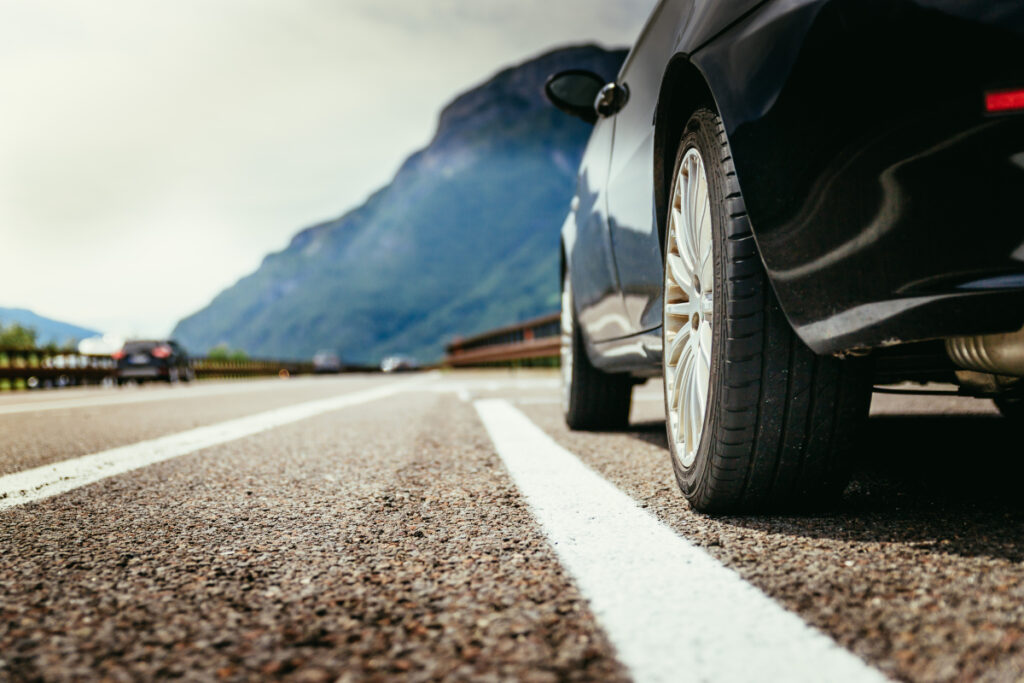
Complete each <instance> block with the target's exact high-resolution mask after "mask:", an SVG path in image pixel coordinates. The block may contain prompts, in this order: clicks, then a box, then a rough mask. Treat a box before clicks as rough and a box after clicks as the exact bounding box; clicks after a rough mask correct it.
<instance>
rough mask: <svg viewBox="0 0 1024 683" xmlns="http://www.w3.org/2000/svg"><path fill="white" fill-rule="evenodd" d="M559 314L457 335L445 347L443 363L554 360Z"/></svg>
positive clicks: (479, 363)
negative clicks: (466, 334)
mask: <svg viewBox="0 0 1024 683" xmlns="http://www.w3.org/2000/svg"><path fill="white" fill-rule="evenodd" d="M560 333H561V314H559V313H549V314H548V315H544V316H541V317H539V318H534V319H532V320H527V321H525V322H521V323H517V324H515V325H508V326H506V327H499V328H498V329H496V330H491V331H489V332H484V333H483V334H478V335H475V336H472V337H468V338H466V339H456V340H454V341H453V342H452V343H450V344H448V346H447V347H446V349H445V350H446V351H447V356H445V359H444V363H443V364H444V365H447V366H450V367H468V366H474V365H498V364H508V363H519V362H523V361H543V360H551V361H554V360H555V359H557V358H558V354H559V343H560V336H559V335H560Z"/></svg>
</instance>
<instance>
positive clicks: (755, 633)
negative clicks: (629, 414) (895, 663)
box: [475, 399, 886, 683]
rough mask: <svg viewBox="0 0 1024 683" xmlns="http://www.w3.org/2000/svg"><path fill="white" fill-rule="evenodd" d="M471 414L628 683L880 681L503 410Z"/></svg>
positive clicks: (491, 402) (491, 403)
mask: <svg viewBox="0 0 1024 683" xmlns="http://www.w3.org/2000/svg"><path fill="white" fill-rule="evenodd" d="M475 406H476V409H477V413H478V414H479V415H480V419H481V420H482V421H483V423H484V426H485V427H486V428H487V432H488V433H489V434H490V436H491V440H492V441H493V442H494V446H495V449H496V450H497V451H498V454H499V455H500V456H501V459H502V460H503V461H504V462H505V466H506V467H507V468H508V470H509V472H510V473H511V475H512V479H513V481H514V482H515V483H516V485H517V486H518V487H519V490H520V491H522V493H523V496H524V497H525V498H526V500H527V502H528V503H529V504H530V507H531V508H532V510H533V514H534V516H535V517H536V518H537V520H538V521H539V522H540V524H541V526H542V527H543V529H544V531H545V533H546V534H547V536H548V538H549V539H550V541H551V544H552V546H553V547H554V549H555V552H556V553H557V554H558V557H559V559H560V560H561V561H562V564H563V565H564V566H565V567H566V569H568V570H569V572H570V574H572V576H573V577H575V579H576V583H577V585H578V586H579V588H580V591H581V592H582V593H583V595H584V596H585V597H586V598H587V599H588V600H589V601H590V604H591V607H592V609H593V611H594V614H595V616H596V617H597V619H598V621H599V622H600V623H601V625H602V626H603V627H604V628H605V631H606V632H607V633H608V636H609V638H610V639H611V641H612V643H613V644H614V645H615V648H616V650H617V652H618V656H619V659H620V660H621V661H622V662H623V663H624V664H625V665H626V666H627V667H628V668H629V670H630V672H631V673H632V674H633V677H634V678H635V679H636V680H637V681H751V680H757V681H787V682H789V681H813V682H814V683H817V682H818V681H822V680H829V681H884V680H886V679H885V677H884V676H883V675H882V674H881V673H879V672H878V671H876V670H874V669H872V668H870V667H868V665H867V664H865V663H864V662H862V661H861V660H860V659H858V658H857V657H855V656H854V655H853V654H851V653H849V652H847V651H846V650H844V649H842V648H841V647H839V646H838V645H837V644H836V643H835V642H834V641H832V640H831V639H830V638H828V637H827V636H825V635H824V634H822V633H821V632H819V631H817V630H815V629H813V628H811V627H810V626H808V625H807V624H806V623H804V622H803V621H802V620H801V619H800V618H799V617H797V616H796V615H795V614H793V613H791V612H788V611H786V610H785V609H783V608H782V607H781V606H780V605H778V604H777V603H775V602H774V601H772V600H771V599H770V598H769V597H768V596H766V595H765V594H764V593H761V592H760V591H759V590H758V589H756V588H755V587H753V586H752V585H750V584H749V583H747V582H746V581H744V580H743V579H742V578H740V576H739V575H738V574H737V573H735V572H734V571H733V570H731V569H728V568H727V567H725V566H724V565H722V564H720V563H719V562H718V561H717V560H715V559H714V558H712V557H711V556H710V555H708V554H707V553H706V552H704V551H703V550H701V549H700V548H698V547H697V546H694V545H693V544H691V543H689V542H688V541H686V540H685V539H683V538H682V537H680V536H678V535H677V534H676V533H675V532H674V531H672V530H671V529H670V528H669V527H667V526H666V525H664V524H663V523H661V522H660V521H659V520H658V519H657V518H655V517H654V516H653V515H651V514H649V513H647V512H645V511H644V510H642V509H641V508H640V507H639V506H637V504H636V502H634V500H633V499H632V498H630V497H629V496H628V495H626V494H625V493H623V492H622V491H620V490H619V489H618V488H616V487H615V486H614V485H613V484H611V483H610V482H609V481H607V480H606V479H604V478H603V477H601V476H600V475H598V474H597V473H596V472H594V471H593V470H591V469H590V468H589V467H587V466H586V465H584V464H583V463H582V462H581V461H580V460H579V458H577V457H576V456H575V455H573V454H572V453H570V452H569V451H567V450H565V449H564V448H562V447H561V446H559V445H558V444H557V443H555V441H554V440H553V439H552V438H551V437H549V436H548V435H547V434H545V433H544V432H543V431H541V429H540V428H539V427H537V426H536V425H535V424H533V422H531V421H530V419H529V418H527V417H526V416H525V415H524V414H523V413H522V412H520V411H519V410H518V409H516V408H515V407H513V406H512V405H511V404H510V403H508V402H507V401H504V400H500V399H488V400H479V401H476V403H475ZM766 561H771V560H770V559H769V558H766Z"/></svg>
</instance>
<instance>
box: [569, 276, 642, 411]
mask: <svg viewBox="0 0 1024 683" xmlns="http://www.w3.org/2000/svg"><path fill="white" fill-rule="evenodd" d="M561 361H562V413H563V414H564V416H565V423H566V424H567V425H569V428H570V429H578V430H592V431H596V430H612V429H623V428H625V427H626V426H627V425H629V406H630V402H631V401H632V397H633V380H632V378H631V377H630V376H629V375H626V374H612V373H607V372H602V371H600V370H598V369H597V368H595V367H594V366H593V365H592V364H591V363H590V358H589V357H588V356H587V349H586V345H585V344H584V343H583V335H582V332H581V331H580V328H579V325H578V324H577V323H576V310H575V306H574V305H573V300H572V285H571V283H570V281H569V273H568V271H566V273H565V276H564V277H563V278H562V340H561Z"/></svg>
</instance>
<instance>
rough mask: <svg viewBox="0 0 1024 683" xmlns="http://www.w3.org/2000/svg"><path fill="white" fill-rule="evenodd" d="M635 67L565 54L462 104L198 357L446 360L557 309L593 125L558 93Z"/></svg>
mask: <svg viewBox="0 0 1024 683" xmlns="http://www.w3.org/2000/svg"><path fill="white" fill-rule="evenodd" d="M624 57H625V51H624V50H614V51H607V50H604V49H602V48H600V47H597V46H594V45H583V46H575V47H569V48H564V49H559V50H555V51H552V52H548V53H547V54H544V55H541V56H539V57H537V58H535V59H532V60H530V61H527V62H525V63H523V64H520V65H518V66H514V67H512V68H509V69H506V70H504V71H501V72H500V73H498V74H497V75H496V76H494V77H493V78H491V79H490V80H489V81H487V82H486V83H484V84H482V85H480V86H478V87H476V88H474V89H472V90H470V91H468V92H466V93H464V94H462V95H460V96H458V97H457V98H456V99H455V100H454V101H452V102H451V103H450V104H449V105H448V106H447V107H445V108H444V110H443V111H442V113H441V116H440V120H439V122H438V126H437V131H436V133H435V135H434V137H433V139H432V140H431V142H430V144H429V145H428V146H427V147H426V148H425V149H423V150H421V151H419V152H417V153H415V154H413V155H412V156H411V157H409V158H408V159H407V160H406V161H405V163H404V164H403V165H402V166H401V168H400V169H399V171H398V173H397V174H396V175H395V177H394V179H393V180H392V182H391V183H390V184H388V185H387V186H385V187H384V188H382V189H380V190H379V191H377V192H376V193H374V194H373V195H372V196H371V197H370V198H369V199H367V201H366V202H365V203H364V204H363V205H362V206H360V207H358V208H356V209H354V210H353V211H351V212H349V213H347V214H345V215H344V216H341V217H340V218H338V219H336V220H332V221H328V222H326V223H322V224H320V225H315V226H313V227H310V228H307V229H306V230H303V231H301V232H299V233H298V234H297V235H295V237H294V238H293V239H292V240H291V243H290V244H289V245H288V247H287V248H285V249H284V250H283V251H280V252H277V253H274V254H271V255H269V256H267V257H266V258H265V259H264V260H263V263H262V264H261V265H260V267H259V268H258V269H257V270H256V271H255V272H254V273H252V274H251V275H249V276H247V277H244V278H242V279H241V280H239V281H238V282H237V283H236V284H234V285H233V286H231V287H230V288H228V289H226V290H225V291H223V292H221V293H220V294H219V295H217V297H216V298H214V300H213V301H212V302H211V303H210V304H209V305H208V306H207V307H206V308H204V309H202V310H200V311H198V312H197V313H195V314H193V315H191V316H189V317H187V318H185V319H184V320H182V321H181V322H180V323H178V325H177V327H176V328H175V330H174V336H175V338H177V339H179V340H181V341H182V342H183V343H184V344H185V345H186V346H188V347H189V348H191V349H192V350H193V351H195V352H197V353H201V352H205V351H206V350H207V349H209V348H211V347H213V346H215V345H217V344H221V343H226V344H228V345H229V346H230V347H232V348H242V349H245V350H246V351H247V352H248V353H249V354H250V355H253V356H265V357H309V356H311V355H312V354H313V353H315V352H316V351H317V350H318V349H332V350H334V351H335V352H337V353H338V354H339V355H340V356H341V357H342V358H344V359H345V360H347V361H350V362H358V363H376V362H377V361H379V360H380V358H382V357H383V356H387V355H392V354H402V355H410V356H414V357H416V358H418V359H420V360H421V361H430V360H433V359H437V358H439V357H440V356H441V355H442V354H443V352H444V344H445V342H447V341H448V340H450V339H451V338H452V337H453V336H456V335H471V334H474V333H477V332H481V331H483V330H486V329H490V328H493V327H497V326H501V325H506V324H510V323H514V322H516V321H520V320H524V319H526V318H530V317H533V316H536V315H540V314H543V313H546V312H549V311H552V310H556V309H557V308H558V302H559V294H558V292H559V282H558V267H559V266H558V262H559V253H558V243H559V231H560V228H561V225H562V221H563V220H564V219H565V215H566V213H567V211H568V205H569V200H570V198H571V197H572V194H573V190H574V188H575V176H576V168H577V166H578V164H579V160H580V157H581V155H582V153H583V147H584V145H585V144H586V141H587V137H588V136H589V134H590V126H588V125H587V124H585V123H583V122H582V121H579V120H577V119H574V118H571V117H569V116H566V115H565V114H562V113H560V112H558V111H556V110H555V109H554V107H552V106H551V105H550V104H548V103H547V102H546V101H545V99H544V96H543V84H544V81H545V79H546V78H547V77H548V76H549V75H550V74H552V73H554V72H557V71H561V70H564V69H569V68H584V69H590V70H592V71H596V72H597V73H599V74H601V75H602V76H604V77H606V78H608V79H611V78H613V77H614V75H615V74H616V73H617V72H618V69H619V66H620V65H621V63H622V60H623V58H624Z"/></svg>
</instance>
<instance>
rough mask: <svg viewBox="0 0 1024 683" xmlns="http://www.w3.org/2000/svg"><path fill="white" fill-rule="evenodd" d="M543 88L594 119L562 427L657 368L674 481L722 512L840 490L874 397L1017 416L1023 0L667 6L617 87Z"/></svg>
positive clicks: (581, 178) (575, 78) (1021, 317)
mask: <svg viewBox="0 0 1024 683" xmlns="http://www.w3.org/2000/svg"><path fill="white" fill-rule="evenodd" d="M546 92H547V94H548V97H549V99H551V101H552V102H554V103H555V104H556V105H557V106H559V107H560V108H561V109H563V110H565V111H567V112H569V113H571V114H574V115H576V116H578V117H580V118H582V119H584V120H586V121H589V122H591V123H594V130H593V133H592V134H591V137H590V141H589V144H588V146H587V149H586V152H585V154H584V157H583V160H582V163H581V166H580V170H579V175H578V183H577V191H576V195H575V197H574V198H573V201H572V207H571V212H570V214H569V216H568V218H567V219H566V221H565V224H564V226H563V228H562V263H563V295H562V302H563V305H562V307H563V350H562V358H563V378H564V392H563V393H564V396H563V398H564V401H563V402H564V411H565V417H566V420H567V422H568V424H569V425H570V426H571V427H573V428H581V429H594V428H607V427H612V426H616V425H623V424H625V423H626V422H627V419H628V415H629V408H630V395H631V388H632V385H633V384H635V383H637V382H639V381H643V379H644V378H646V377H650V376H658V375H661V376H663V378H664V384H665V403H666V413H667V416H668V419H667V421H666V426H667V430H668V443H669V445H670V450H671V455H672V462H673V466H674V469H675V473H676V479H677V481H678V483H679V486H680V488H681V489H682V491H683V493H684V494H685V496H686V497H687V498H688V499H689V501H690V502H691V504H692V505H693V506H695V507H696V508H698V509H701V510H705V511H736V510H744V509H746V510H762V509H767V508H778V507H790V506H806V505H809V504H816V503H819V502H821V501H822V500H826V499H828V498H829V497H832V496H835V495H836V494H837V493H839V492H840V491H841V490H842V488H843V487H844V485H845V483H846V482H847V479H848V474H847V473H848V470H849V467H850V463H851V459H852V458H854V457H856V454H855V452H854V451H855V448H856V446H855V444H856V439H855V437H856V436H857V433H858V427H859V425H861V423H862V420H863V419H864V418H865V416H866V414H867V409H868V405H869V401H870V397H871V392H872V387H873V386H874V385H879V384H895V383H902V382H906V381H913V382H917V383H925V382H932V381H941V382H950V383H956V384H958V385H959V391H960V392H961V393H965V394H970V395H974V396H979V397H989V398H995V399H996V402H997V404H998V405H999V406H1000V408H1001V409H1002V410H1003V411H1004V413H1008V414H1016V415H1020V414H1022V412H1024V411H1021V406H1022V403H1021V401H1022V398H1024V394H1022V393H1021V392H1022V382H1021V379H1020V378H1021V377H1024V331H1022V330H1021V326H1022V324H1024V215H1022V213H1021V208H1020V207H1021V199H1022V197H1024V116H1022V115H1021V114H1022V112H1024V3H1021V2H1018V1H1016V0H1014V1H1012V2H1011V1H1005V0H1003V1H1000V0H984V1H981V0H914V1H910V0H885V1H879V0H770V1H767V2H765V1H761V0H735V1H731V2H712V1H711V0H663V1H662V2H660V3H659V4H658V5H657V7H656V8H655V10H654V12H653V14H652V16H651V18H650V19H649V20H648V23H647V25H646V26H645V28H644V29H643V32H642V33H641V35H640V37H639V39H638V41H637V43H636V45H635V46H634V48H633V49H632V51H631V52H630V53H629V55H628V57H627V58H626V61H625V63H624V65H623V66H622V69H621V71H620V72H619V73H618V75H617V76H615V78H614V80H613V81H611V82H606V79H605V78H603V77H601V76H599V75H596V74H591V73H587V72H583V71H571V72H565V73H562V74H557V75H555V76H553V77H552V78H550V79H549V80H548V83H547V85H546ZM913 386H919V384H916V385H913Z"/></svg>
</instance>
